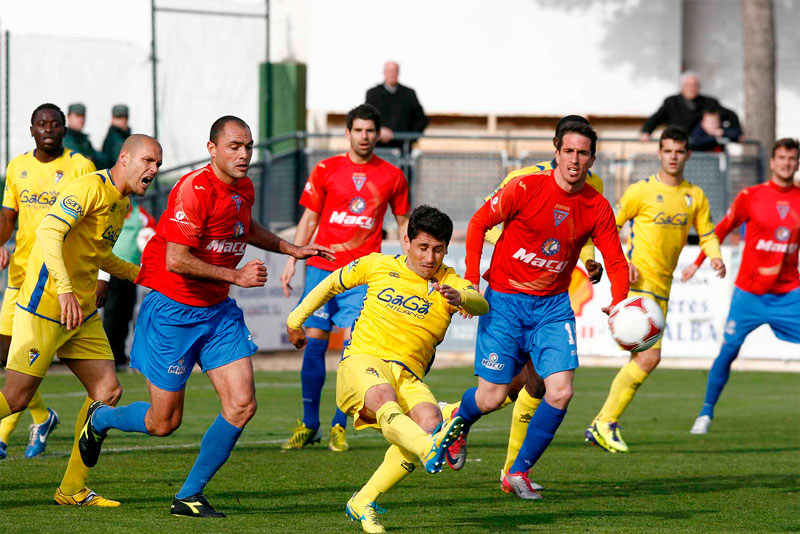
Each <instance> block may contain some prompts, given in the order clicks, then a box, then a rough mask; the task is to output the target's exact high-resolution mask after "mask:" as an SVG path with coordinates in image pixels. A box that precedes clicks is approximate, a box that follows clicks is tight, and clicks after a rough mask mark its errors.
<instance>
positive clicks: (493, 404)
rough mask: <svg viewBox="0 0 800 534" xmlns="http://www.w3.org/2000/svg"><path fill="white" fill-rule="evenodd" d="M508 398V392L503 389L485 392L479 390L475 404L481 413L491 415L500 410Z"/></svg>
mask: <svg viewBox="0 0 800 534" xmlns="http://www.w3.org/2000/svg"><path fill="white" fill-rule="evenodd" d="M507 396H508V392H507V391H505V390H503V389H499V388H496V389H491V390H485V391H483V392H481V391H480V389H479V390H478V392H477V393H476V394H475V403H476V404H477V405H478V409H479V410H480V411H482V412H483V413H489V412H493V411H495V410H497V409H498V408H500V406H501V405H502V404H503V402H504V401H505V400H506V397H507Z"/></svg>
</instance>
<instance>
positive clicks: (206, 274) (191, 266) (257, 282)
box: [166, 241, 267, 287]
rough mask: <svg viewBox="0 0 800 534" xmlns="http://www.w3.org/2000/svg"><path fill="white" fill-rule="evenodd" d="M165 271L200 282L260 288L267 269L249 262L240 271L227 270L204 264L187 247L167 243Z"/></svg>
mask: <svg viewBox="0 0 800 534" xmlns="http://www.w3.org/2000/svg"><path fill="white" fill-rule="evenodd" d="M166 264H167V270H168V271H170V272H173V273H177V274H182V275H184V276H189V277H191V278H198V279H201V280H214V281H217V282H226V283H228V284H234V285H237V286H239V287H261V286H263V285H264V284H266V283H267V267H266V266H265V265H264V262H263V261H261V260H251V261H249V262H247V263H246V264H245V266H244V267H242V268H241V269H228V268H227V267H219V266H217V265H211V264H210V263H206V262H204V261H203V260H201V259H200V258H198V257H197V256H195V255H194V254H192V253H191V250H190V248H189V247H188V246H187V245H181V244H179V243H171V242H169V241H168V242H167V253H166Z"/></svg>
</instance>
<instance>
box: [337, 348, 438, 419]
mask: <svg viewBox="0 0 800 534" xmlns="http://www.w3.org/2000/svg"><path fill="white" fill-rule="evenodd" d="M379 384H389V385H390V386H392V388H394V391H395V392H396V393H397V404H399V405H400V408H401V409H402V410H403V413H408V412H410V411H411V410H412V409H413V408H414V407H415V406H417V405H418V404H422V403H423V402H430V403H431V404H433V405H434V406H435V405H436V398H435V397H434V396H433V393H431V390H430V389H428V386H427V385H425V384H424V383H423V382H422V380H420V379H419V378H417V377H416V376H414V375H413V374H411V373H410V372H409V371H408V369H406V368H405V367H403V366H402V365H400V364H399V363H395V362H387V361H385V360H382V359H380V358H377V357H375V356H364V355H356V356H348V357H347V358H345V359H344V360H342V361H341V362H339V368H338V370H337V371H336V404H337V405H338V406H339V409H340V410H342V411H343V412H344V413H346V414H347V415H350V416H352V417H353V428H355V429H356V430H361V429H362V428H367V427H370V426H371V427H373V428H380V425H378V423H377V421H375V420H373V419H368V418H366V417H365V416H364V414H362V413H361V411H362V409H363V408H364V399H365V398H366V395H367V390H368V389H369V388H371V387H372V386H377V385H379Z"/></svg>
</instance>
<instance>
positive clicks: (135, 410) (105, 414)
mask: <svg viewBox="0 0 800 534" xmlns="http://www.w3.org/2000/svg"><path fill="white" fill-rule="evenodd" d="M149 409H150V403H148V402H143V401H139V402H133V403H131V404H129V405H127V406H120V407H117V408H114V407H111V406H102V407H101V408H98V409H97V410H96V411H95V412H94V414H93V415H92V426H93V427H94V429H95V430H96V431H97V432H101V433H103V434H105V433H106V432H108V431H109V430H110V429H112V428H114V429H117V430H121V431H122V432H140V433H142V434H149V432H147V427H146V426H145V415H146V414H147V410H149Z"/></svg>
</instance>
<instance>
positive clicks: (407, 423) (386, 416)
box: [375, 402, 428, 458]
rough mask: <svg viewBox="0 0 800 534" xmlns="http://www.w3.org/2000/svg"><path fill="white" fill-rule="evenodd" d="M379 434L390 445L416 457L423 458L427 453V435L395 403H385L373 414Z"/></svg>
mask: <svg viewBox="0 0 800 534" xmlns="http://www.w3.org/2000/svg"><path fill="white" fill-rule="evenodd" d="M375 415H376V416H377V417H376V418H377V420H378V424H379V425H380V426H381V432H383V436H384V437H385V438H386V440H387V441H388V442H389V443H391V444H392V445H397V446H398V447H401V448H403V449H406V450H407V451H410V452H411V453H413V454H416V455H417V457H419V458H423V457H424V456H425V455H426V453H427V452H428V433H427V432H425V431H424V430H423V429H422V427H420V426H419V425H418V424H417V423H416V422H415V421H414V420H413V419H411V418H410V417H409V416H407V415H406V414H404V413H403V410H402V408H400V405H399V404H397V403H396V402H387V403H385V404H384V405H383V406H381V407H380V408H378V412H377V413H376V414H375Z"/></svg>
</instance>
